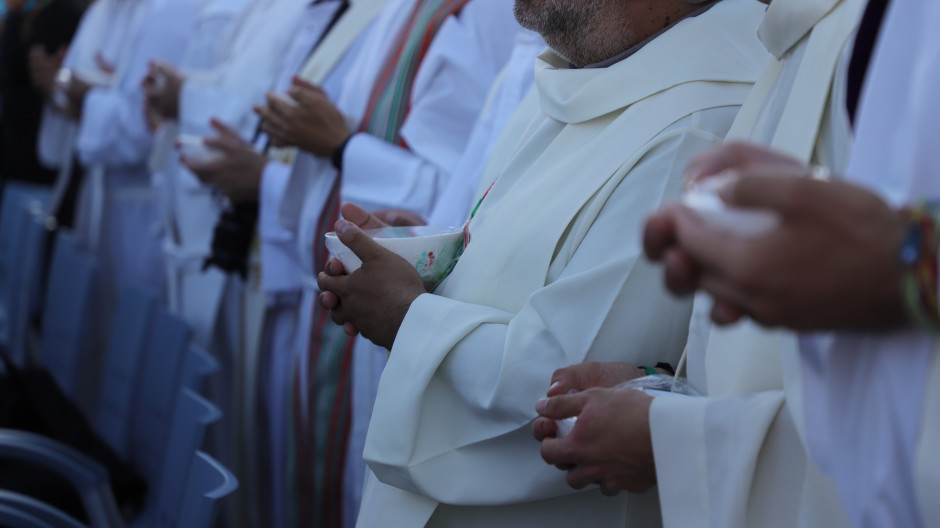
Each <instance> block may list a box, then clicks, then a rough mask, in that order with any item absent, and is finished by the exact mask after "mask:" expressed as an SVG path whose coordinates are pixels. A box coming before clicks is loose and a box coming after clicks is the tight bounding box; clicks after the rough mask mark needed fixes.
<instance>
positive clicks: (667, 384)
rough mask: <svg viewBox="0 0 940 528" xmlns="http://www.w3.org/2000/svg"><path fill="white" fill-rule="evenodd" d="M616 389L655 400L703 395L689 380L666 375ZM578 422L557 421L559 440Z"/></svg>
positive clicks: (567, 419) (642, 379)
mask: <svg viewBox="0 0 940 528" xmlns="http://www.w3.org/2000/svg"><path fill="white" fill-rule="evenodd" d="M612 388H614V389H635V390H639V391H643V392H645V393H646V394H649V395H650V396H653V397H654V398H661V397H665V398H670V397H682V396H701V393H699V391H697V390H696V389H695V387H693V386H692V384H691V383H689V380H687V379H686V378H677V377H675V376H668V375H665V374H657V375H654V376H643V377H642V378H634V379H632V380H630V381H625V382H623V383H621V384H619V385H616V386H614V387H612ZM577 421H578V417H577V416H572V417H571V418H565V419H564V420H555V425H556V426H557V430H558V432H557V433H556V435H555V436H556V437H557V438H564V437H566V436H568V435H569V434H571V431H572V430H573V429H574V426H575V424H576V423H577Z"/></svg>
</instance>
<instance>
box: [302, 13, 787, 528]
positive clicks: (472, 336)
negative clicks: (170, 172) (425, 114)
mask: <svg viewBox="0 0 940 528" xmlns="http://www.w3.org/2000/svg"><path fill="white" fill-rule="evenodd" d="M515 10H516V18H517V19H518V20H519V21H520V23H521V24H522V25H523V26H525V27H527V28H530V29H533V30H535V31H538V32H539V33H540V34H541V35H542V36H543V38H544V39H545V41H546V42H547V43H548V44H549V46H550V49H549V50H548V51H546V52H544V53H543V54H542V55H541V56H539V58H538V59H537V60H536V64H535V87H534V88H533V91H532V92H531V93H530V94H529V96H528V97H527V98H526V100H525V101H524V102H523V104H522V105H521V107H520V109H519V110H518V111H517V113H516V115H515V116H514V117H513V118H512V120H511V121H510V122H509V125H508V126H507V128H506V131H505V132H504V134H503V136H502V139H501V140H500V142H499V144H498V145H497V147H496V149H495V150H494V153H493V155H492V156H491V158H490V162H489V165H488V168H487V170H486V173H485V176H484V178H483V181H482V183H481V185H480V189H479V190H478V193H477V197H476V198H475V200H474V202H473V203H475V204H476V207H475V208H474V212H473V213H472V214H471V217H470V219H469V221H468V224H467V233H468V236H467V237H466V240H467V243H466V248H465V251H464V253H463V255H462V256H461V258H460V260H459V261H458V263H457V264H456V266H455V267H454V269H453V271H452V273H451V274H450V276H449V277H448V278H447V279H446V280H445V281H444V282H443V283H442V284H441V285H440V286H439V287H438V288H437V289H435V290H434V291H433V292H428V291H426V290H425V289H424V286H423V285H422V282H421V280H420V278H419V276H418V274H417V272H416V271H415V270H414V269H413V268H412V267H411V265H410V264H409V263H407V262H406V261H404V260H403V259H401V258H399V257H398V256H396V255H394V254H392V253H390V252H388V251H386V250H384V249H383V248H381V247H379V246H378V245H377V244H376V243H375V242H373V241H372V240H371V239H369V238H368V237H367V236H365V235H364V234H363V233H362V231H361V228H365V227H375V226H377V225H379V224H380V222H379V221H378V219H376V218H374V217H371V216H369V215H368V214H366V213H364V211H362V210H360V209H358V208H356V207H354V206H352V205H346V206H345V208H344V213H345V214H346V216H347V220H340V221H339V222H337V223H336V226H335V227H336V231H337V232H338V233H339V234H340V238H341V240H343V242H344V243H345V244H346V245H347V246H349V247H350V248H351V249H352V250H353V251H355V252H356V253H357V254H358V255H359V256H360V258H361V259H362V260H363V265H362V267H361V268H360V269H359V270H357V271H356V272H354V273H352V274H349V275H346V274H345V273H344V270H343V267H342V264H341V263H339V262H338V261H335V260H334V261H330V262H328V264H327V272H326V273H323V274H321V275H320V277H319V285H320V287H321V289H322V290H323V291H324V293H323V294H321V297H320V302H321V303H322V304H323V305H324V306H325V307H327V308H330V309H331V310H332V315H333V319H334V321H335V322H337V323H339V324H343V325H345V326H346V328H347V330H349V331H352V330H357V331H359V332H361V333H362V334H363V335H364V336H366V337H367V338H369V339H371V340H372V341H373V342H375V343H377V344H380V345H383V346H385V347H387V348H388V349H389V350H390V356H389V361H388V365H387V366H386V369H385V372H384V373H383V376H382V380H381V383H380V385H379V391H378V397H377V400H376V405H375V409H374V413H373V418H372V422H371V424H370V428H369V434H368V437H367V440H366V448H365V459H366V461H367V463H368V464H369V466H370V468H371V470H372V471H373V472H374V474H373V475H370V477H369V479H368V481H367V483H366V489H365V494H364V498H363V504H362V510H361V514H360V518H359V525H360V526H367V527H368V526H395V527H398V526H402V527H405V526H407V527H412V526H415V527H417V526H456V527H462V526H486V527H491V526H519V525H526V526H540V527H559V528H562V527H564V528H569V527H570V526H572V525H573V524H574V523H577V522H583V521H584V520H587V519H589V520H590V522H591V523H592V524H593V525H597V526H606V525H610V526H626V525H633V526H655V525H659V524H660V512H659V505H658V502H657V496H656V492H655V491H652V492H647V493H643V494H629V495H626V494H625V495H621V496H619V497H613V498H610V497H605V496H603V494H602V492H601V490H600V489H598V488H596V487H594V486H592V487H590V488H589V489H587V490H585V491H575V490H572V489H571V488H569V487H568V486H567V485H566V483H565V479H564V476H563V474H562V473H560V472H558V471H557V470H555V469H554V468H552V467H550V466H547V465H546V464H544V462H542V460H541V457H540V456H539V449H538V444H537V443H535V442H533V441H532V440H531V437H530V436H529V430H530V427H531V423H532V421H533V419H534V418H535V417H536V413H535V410H534V404H535V401H537V400H538V399H539V398H540V397H541V395H542V394H543V393H544V380H546V379H549V378H550V377H551V373H552V372H553V371H554V370H555V369H557V368H559V367H562V366H566V365H570V364H573V363H579V362H582V361H626V362H629V363H632V364H638V365H642V364H650V363H651V362H652V363H655V362H656V361H664V360H665V361H672V362H675V360H676V359H678V357H679V355H680V353H681V351H682V348H683V345H684V344H685V339H686V333H687V329H688V323H689V314H690V309H691V303H690V302H687V301H676V300H673V299H671V298H670V297H669V295H668V294H667V293H666V291H665V290H664V289H663V287H662V286H661V282H660V281H659V280H658V273H657V272H656V271H655V269H654V268H652V266H651V265H650V264H649V263H648V262H646V261H645V260H644V259H643V258H642V247H641V240H640V233H641V230H642V229H641V228H642V225H643V221H644V218H645V216H646V214H647V213H648V212H650V211H652V210H655V209H656V208H657V207H658V206H659V205H660V204H662V203H663V202H664V201H666V200H670V199H673V198H675V197H677V196H678V194H679V192H680V189H681V187H682V182H683V171H684V168H685V167H686V166H687V164H688V162H689V161H690V160H691V158H692V157H693V156H694V155H695V154H697V153H699V152H701V151H703V150H705V149H707V148H709V147H711V146H714V145H717V144H718V143H720V142H721V141H722V139H723V138H724V136H725V134H726V133H727V132H728V129H729V127H730V125H731V122H732V121H733V119H734V117H735V115H736V113H737V110H738V108H739V107H740V105H741V104H742V102H743V101H744V99H745V98H746V97H747V94H748V93H749V91H750V88H751V86H752V84H753V83H754V81H755V79H756V78H757V76H758V74H759V72H760V71H761V69H762V68H763V66H764V64H765V63H766V61H767V60H768V59H769V56H768V55H767V54H766V51H765V50H764V48H763V46H762V45H761V43H760V42H759V41H758V39H757V35H756V30H757V26H758V24H759V23H760V21H761V17H762V15H763V13H764V6H763V5H762V4H760V3H758V2H756V1H755V0H722V1H720V2H706V3H703V4H699V5H689V4H688V3H686V2H683V1H680V0H662V1H659V2H655V3H650V2H646V1H643V0H517V1H516V4H515Z"/></svg>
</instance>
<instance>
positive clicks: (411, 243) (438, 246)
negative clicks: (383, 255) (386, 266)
mask: <svg viewBox="0 0 940 528" xmlns="http://www.w3.org/2000/svg"><path fill="white" fill-rule="evenodd" d="M364 233H365V234H366V235H368V236H370V237H372V238H373V239H374V240H375V241H376V242H378V243H379V245H380V246H382V247H384V248H386V249H388V250H389V251H391V252H392V253H395V254H396V255H398V256H400V257H402V258H403V259H405V260H407V261H408V262H409V263H410V264H411V265H412V266H414V268H415V270H417V272H418V274H419V275H421V280H422V281H424V286H425V288H427V289H428V291H433V290H434V288H436V287H437V285H438V284H440V282H441V281H442V280H444V278H445V277H446V276H447V274H448V273H450V270H451V269H452V268H453V267H454V263H455V262H456V260H457V257H459V256H460V252H461V249H463V229H461V228H459V227H433V226H416V227H382V228H378V229H366V230H364ZM324 236H325V238H326V248H327V249H328V250H329V251H330V253H331V254H332V255H333V256H334V257H336V258H338V259H339V260H340V262H342V263H343V267H344V268H346V273H352V272H354V271H356V270H357V269H359V267H360V266H362V261H361V260H359V257H357V256H356V255H355V253H353V252H352V250H350V249H349V248H348V247H346V246H345V245H344V244H343V243H342V242H340V240H339V238H338V237H337V236H336V233H334V232H332V231H331V232H329V233H327V234H326V235H324Z"/></svg>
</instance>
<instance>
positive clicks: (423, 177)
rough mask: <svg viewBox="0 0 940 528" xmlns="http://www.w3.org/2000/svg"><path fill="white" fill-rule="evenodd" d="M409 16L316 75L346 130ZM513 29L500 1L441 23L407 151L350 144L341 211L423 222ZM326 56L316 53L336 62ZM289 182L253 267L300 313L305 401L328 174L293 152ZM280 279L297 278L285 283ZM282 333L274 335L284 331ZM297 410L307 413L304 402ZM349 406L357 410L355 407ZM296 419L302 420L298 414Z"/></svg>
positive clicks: (270, 188)
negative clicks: (347, 206) (265, 272)
mask: <svg viewBox="0 0 940 528" xmlns="http://www.w3.org/2000/svg"><path fill="white" fill-rule="evenodd" d="M413 6H414V0H389V2H388V5H387V6H386V8H385V9H384V11H383V12H382V14H381V15H380V16H379V17H378V18H377V19H376V20H375V21H374V22H373V23H372V24H371V25H370V26H369V28H368V30H367V31H365V32H364V34H363V36H362V37H361V38H360V39H358V40H357V41H356V42H355V43H354V44H353V47H352V49H351V50H349V51H348V52H347V53H345V54H344V55H343V56H342V58H341V59H340V60H339V61H338V62H336V63H335V66H333V67H332V69H331V70H330V71H329V72H320V73H319V74H320V75H322V76H323V80H322V87H323V89H324V90H325V92H326V93H327V94H328V95H329V96H330V99H331V100H333V101H335V103H336V105H337V107H338V108H339V109H340V111H341V112H343V114H344V115H346V116H347V119H348V120H349V122H350V125H351V126H352V127H357V126H358V122H359V120H360V118H361V117H362V113H363V112H364V111H365V107H366V104H367V103H368V98H369V95H370V93H371V88H372V85H373V80H374V79H375V77H376V75H377V74H378V72H379V70H380V69H381V67H382V66H383V65H384V64H385V60H386V56H387V54H388V52H389V49H388V47H389V43H390V42H392V41H393V40H394V38H395V37H396V35H397V34H398V33H399V31H400V29H401V26H402V24H403V23H404V21H405V19H406V18H407V16H408V15H409V14H410V12H411V10H412V8H413ZM353 8H355V4H353ZM340 24H342V20H341V21H340ZM518 29H519V27H518V24H517V23H516V22H515V20H514V18H513V16H512V13H511V6H510V5H509V4H507V3H506V2H503V1H501V0H472V1H471V2H470V3H468V4H467V5H466V6H465V7H464V8H463V10H462V11H461V12H460V14H459V16H457V17H451V18H450V19H448V20H447V21H446V22H445V23H444V25H443V26H442V27H441V29H440V30H439V31H438V33H437V35H436V36H435V38H434V40H433V41H432V43H431V46H430V48H429V50H428V52H427V55H426V56H425V58H424V61H423V62H422V64H421V66H420V68H419V70H418V74H417V77H416V80H415V84H414V89H413V92H412V98H411V109H410V111H409V114H408V117H407V118H406V120H405V124H404V125H403V129H402V134H403V136H404V137H405V139H406V141H407V142H408V146H409V149H410V150H405V149H402V148H400V147H398V146H394V145H390V144H387V143H385V142H383V141H379V140H377V139H375V138H373V137H371V136H367V135H365V134H357V135H356V136H355V137H354V138H353V139H352V140H351V141H350V142H349V144H348V146H347V150H346V152H345V156H344V162H343V164H344V168H343V184H344V186H343V189H342V199H343V201H344V202H353V203H357V204H360V205H363V206H365V207H367V208H369V209H383V208H400V207H404V208H408V209H412V210H417V211H419V212H420V213H421V214H424V215H427V214H428V213H429V212H430V209H431V207H432V206H433V204H434V203H435V202H436V199H437V196H438V195H439V194H440V192H441V188H442V186H443V185H444V184H445V183H446V182H447V181H448V179H449V175H450V172H451V170H452V168H453V167H454V165H455V164H456V161H457V159H458V157H459V156H460V154H461V152H462V149H463V148H464V146H465V144H466V142H467V138H468V137H469V134H470V132H471V129H472V126H473V123H474V120H475V118H476V114H477V113H478V112H479V110H480V108H482V107H483V104H484V102H485V99H486V94H487V92H488V90H489V87H490V84H491V83H492V81H493V79H494V78H495V76H496V75H497V74H498V72H499V71H500V69H501V68H502V67H503V66H504V64H505V63H506V61H507V60H508V58H509V55H510V52H511V50H512V45H513V39H514V37H515V33H516V32H517V31H518ZM323 45H324V47H326V46H327V45H328V42H327V41H324V43H323ZM330 48H331V49H328V50H325V52H329V53H335V50H333V49H332V46H330ZM468 81H469V82H468ZM353 145H356V146H355V147H354V146H353ZM377 167H381V170H378V169H377ZM290 172H291V174H290V179H289V181H287V182H286V183H285V182H284V181H283V179H280V178H277V177H269V175H268V174H266V176H265V178H264V179H263V181H262V193H261V196H262V200H261V236H262V262H263V268H265V269H275V268H274V266H277V268H276V269H278V270H281V271H283V272H281V271H279V272H278V273H277V280H278V284H279V287H280V288H281V291H282V292H285V293H286V292H289V291H292V288H296V290H294V291H297V292H301V291H302V302H301V307H300V310H299V313H298V314H296V315H295V316H296V317H299V318H298V319H297V326H296V328H295V329H294V330H295V331H294V336H295V340H294V353H295V354H296V356H297V357H298V358H300V359H299V361H300V371H301V380H300V381H301V383H300V385H301V387H302V389H301V390H302V391H304V389H303V388H305V387H307V386H308V384H307V377H306V374H307V373H308V372H309V368H308V366H307V362H306V360H307V359H308V357H309V353H308V349H309V345H310V343H309V338H310V321H311V317H312V311H313V308H314V302H315V301H316V296H317V295H318V294H319V289H318V288H317V286H316V276H315V274H314V265H313V254H312V248H313V245H314V244H322V243H323V242H322V233H315V227H316V224H317V220H318V218H319V216H320V211H321V210H322V208H323V205H324V203H325V200H326V198H327V196H328V193H329V190H330V186H331V185H332V183H333V181H334V178H336V177H337V172H336V170H335V168H334V167H333V166H332V164H331V163H330V161H329V160H326V159H322V158H318V157H316V156H312V155H310V154H308V153H302V152H301V153H299V154H298V155H297V157H296V160H295V161H294V163H293V166H292V168H291V171H290ZM379 175H381V177H379ZM298 198H301V199H300V200H298ZM298 265H299V268H297V266H298ZM288 269H291V270H293V269H297V270H298V271H299V272H293V273H288V272H286V270H288ZM287 326H288V325H284V326H283V327H282V328H283V330H282V331H281V332H286V331H288V330H287ZM370 352H371V351H370ZM381 354H382V356H384V352H382V353H381ZM382 356H379V358H381V357H382ZM360 357H361V356H360ZM372 372H374V371H372ZM360 381H363V383H364V385H360V386H359V387H358V388H357V387H356V383H355V382H354V384H353V391H359V390H360V388H364V389H365V390H366V391H367V392H374V386H375V385H376V384H377V378H376V379H375V380H372V381H368V380H367V379H363V380H360ZM301 401H302V402H303V403H304V404H306V402H307V401H308V398H307V397H306V395H303V396H302V397H301ZM355 401H356V400H354V405H357V404H356V403H355ZM358 401H360V402H362V401H366V400H364V399H363V398H361V397H360V398H358ZM368 405H369V407H370V410H371V404H368ZM357 414H358V415H359V416H361V413H357V412H356V411H355V410H354V411H353V415H354V416H356V415H357ZM303 415H304V416H309V413H308V412H307V410H306V409H305V410H304V412H303ZM364 435H365V428H364V427H359V428H358V429H357V428H353V430H352V432H351V435H350V436H351V439H350V442H351V446H352V448H351V449H350V450H349V455H348V456H347V462H346V468H345V470H344V493H343V497H344V499H343V500H344V519H345V521H344V522H348V523H349V524H350V525H352V523H354V522H355V519H356V515H357V512H358V509H359V502H360V497H361V489H362V482H363V475H364V473H365V464H364V462H363V461H362V458H361V453H362V450H361V446H362V444H363V441H364ZM357 446H358V447H357Z"/></svg>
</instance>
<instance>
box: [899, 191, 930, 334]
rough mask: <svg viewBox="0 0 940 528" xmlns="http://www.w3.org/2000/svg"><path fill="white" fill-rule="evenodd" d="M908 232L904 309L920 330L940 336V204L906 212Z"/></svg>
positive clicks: (904, 257) (903, 259) (903, 260)
mask: <svg viewBox="0 0 940 528" xmlns="http://www.w3.org/2000/svg"><path fill="white" fill-rule="evenodd" d="M902 213H903V214H904V215H905V216H906V217H907V221H908V230H907V235H906V236H905V237H904V242H903V244H902V245H901V253H900V259H901V263H902V264H903V265H904V267H905V271H904V279H903V282H902V292H901V293H902V295H903V298H904V307H905V309H906V311H907V313H908V316H909V317H910V319H911V320H912V321H913V322H914V323H915V324H916V325H917V326H918V327H920V328H922V329H924V330H929V331H932V332H940V309H938V301H937V288H938V284H937V250H938V247H940V229H938V226H940V203H921V204H919V205H917V206H916V207H912V208H905V209H903V210H902Z"/></svg>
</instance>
